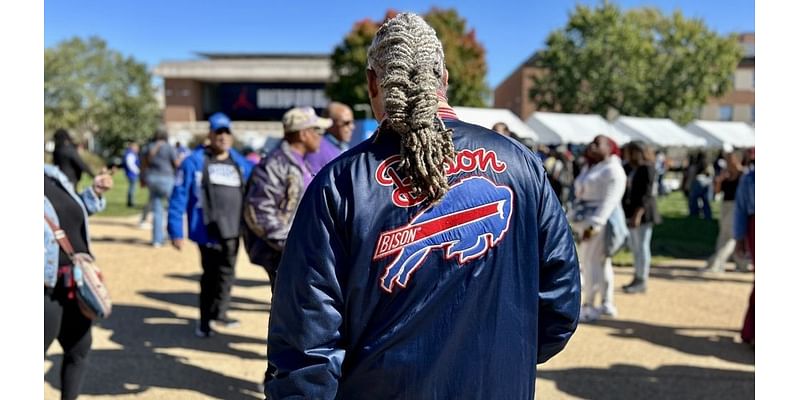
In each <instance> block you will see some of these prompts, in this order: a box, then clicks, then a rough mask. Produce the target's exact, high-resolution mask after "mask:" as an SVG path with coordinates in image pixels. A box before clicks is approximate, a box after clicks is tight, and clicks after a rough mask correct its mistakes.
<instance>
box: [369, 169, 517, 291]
mask: <svg viewBox="0 0 800 400" xmlns="http://www.w3.org/2000/svg"><path fill="white" fill-rule="evenodd" d="M513 203H514V194H513V192H512V191H511V189H510V188H508V187H506V186H502V185H499V186H498V185H495V184H494V183H493V182H492V181H490V180H488V179H486V178H484V177H480V176H472V177H468V178H465V179H463V180H461V181H459V182H458V183H456V184H454V185H453V186H452V187H451V188H450V190H449V191H448V192H447V194H445V196H444V198H443V199H442V201H441V202H440V203H439V204H437V205H435V206H429V207H427V208H425V209H423V210H422V211H420V213H419V214H417V215H416V216H415V217H414V218H413V219H412V220H411V222H409V223H408V224H406V225H403V226H401V227H398V228H395V229H392V230H390V231H386V232H383V233H381V235H380V236H379V237H378V242H377V243H376V246H375V255H374V256H373V260H380V259H383V258H386V257H389V256H394V259H393V260H392V261H391V262H390V263H389V264H388V265H387V266H386V270H385V272H384V274H383V276H382V277H381V278H380V285H381V288H382V289H383V290H385V291H386V292H389V293H391V292H392V291H393V290H394V288H395V285H399V286H400V287H402V288H405V287H406V285H408V282H409V280H410V279H411V275H412V274H413V273H414V271H416V270H417V269H419V268H420V267H421V266H422V263H423V261H424V260H425V258H426V257H427V256H428V254H429V253H430V252H431V251H433V250H442V251H443V252H444V257H445V258H446V259H448V260H449V259H452V258H456V260H457V261H458V263H459V264H461V265H463V264H465V263H467V262H469V261H472V260H475V259H477V258H480V257H481V256H483V255H484V254H486V252H487V251H488V250H489V249H490V248H492V247H495V246H497V244H498V243H499V242H500V241H501V240H502V239H503V236H504V235H505V233H506V231H507V230H508V227H509V221H510V220H511V215H512V213H513V211H514V205H513Z"/></svg>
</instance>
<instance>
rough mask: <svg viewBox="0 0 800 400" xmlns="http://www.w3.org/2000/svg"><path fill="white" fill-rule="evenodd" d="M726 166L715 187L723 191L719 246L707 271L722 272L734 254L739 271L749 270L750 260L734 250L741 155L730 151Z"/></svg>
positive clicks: (742, 169) (726, 156) (709, 261)
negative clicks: (735, 208)
mask: <svg viewBox="0 0 800 400" xmlns="http://www.w3.org/2000/svg"><path fill="white" fill-rule="evenodd" d="M725 161H726V166H725V169H723V170H722V172H720V174H719V176H718V177H717V178H716V179H715V185H714V189H715V192H716V193H722V202H721V204H720V215H719V235H717V247H716V251H715V252H714V254H712V255H711V257H709V259H708V263H707V264H706V268H705V271H709V272H722V271H724V270H725V262H727V261H728V259H729V258H731V256H733V261H734V262H735V263H736V270H737V271H747V270H748V265H749V262H748V261H747V259H746V258H745V257H741V256H739V255H738V254H736V253H735V252H734V249H735V248H736V240H734V239H733V209H734V206H735V201H734V199H735V198H736V188H737V186H738V185H739V178H740V177H741V176H742V173H743V171H744V167H742V164H741V161H740V160H739V155H738V154H736V153H734V152H730V153H728V154H726V155H725Z"/></svg>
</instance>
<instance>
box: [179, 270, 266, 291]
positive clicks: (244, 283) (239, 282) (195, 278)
mask: <svg viewBox="0 0 800 400" xmlns="http://www.w3.org/2000/svg"><path fill="white" fill-rule="evenodd" d="M237 268H241V267H237ZM257 268H260V267H257ZM165 276H166V277H167V278H173V279H180V280H184V281H191V282H198V283H199V282H200V276H201V274H199V273H197V274H187V275H184V274H167V275H165ZM234 285H235V286H240V287H246V288H251V287H257V286H269V278H268V277H267V273H266V272H264V279H263V280H254V279H242V278H236V283H234Z"/></svg>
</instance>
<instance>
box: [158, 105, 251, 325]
mask: <svg viewBox="0 0 800 400" xmlns="http://www.w3.org/2000/svg"><path fill="white" fill-rule="evenodd" d="M209 125H210V132H209V135H208V137H209V144H208V146H206V147H203V148H198V149H196V150H194V151H193V152H192V153H191V154H190V155H189V156H188V157H186V158H185V159H184V160H183V162H181V165H180V167H179V169H178V172H177V177H176V179H175V187H174V189H173V190H172V195H171V196H170V199H169V219H168V221H167V231H168V232H169V237H170V240H171V241H172V246H173V247H175V248H176V249H178V250H181V249H183V240H184V234H183V216H184V214H188V220H189V239H191V240H192V241H194V242H195V243H197V246H198V247H199V248H200V262H201V265H202V267H203V275H202V277H201V278H200V321H199V323H198V325H197V327H196V330H195V334H196V335H197V336H199V337H209V336H212V335H213V334H214V331H213V330H212V327H211V323H212V321H213V322H214V324H215V325H218V326H224V327H235V326H237V325H238V321H236V320H235V319H231V318H229V317H228V316H227V311H228V303H229V302H230V294H231V287H232V286H233V282H234V279H235V273H234V268H235V266H236V255H237V253H238V251H239V228H240V224H239V221H240V220H241V216H242V204H243V197H244V187H245V182H247V179H248V177H249V176H250V171H251V169H252V167H251V165H250V163H249V162H248V161H247V160H246V159H245V158H244V157H243V156H242V155H241V154H239V153H238V152H236V150H234V149H233V148H232V147H231V146H232V145H233V133H232V132H231V129H230V119H228V117H227V116H226V115H225V114H223V113H216V114H213V115H212V116H211V117H210V118H209Z"/></svg>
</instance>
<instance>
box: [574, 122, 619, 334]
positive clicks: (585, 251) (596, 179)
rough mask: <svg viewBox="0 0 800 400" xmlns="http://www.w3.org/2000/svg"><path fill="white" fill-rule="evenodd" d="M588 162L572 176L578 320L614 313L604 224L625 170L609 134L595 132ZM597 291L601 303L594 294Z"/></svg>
mask: <svg viewBox="0 0 800 400" xmlns="http://www.w3.org/2000/svg"><path fill="white" fill-rule="evenodd" d="M585 156H586V159H587V160H588V163H587V164H586V165H585V166H584V167H583V169H582V170H581V173H580V175H578V177H577V178H576V179H575V203H576V207H575V208H576V209H575V211H573V218H572V219H573V229H575V231H576V233H577V234H578V236H579V238H580V243H579V245H578V258H579V260H580V264H581V277H582V279H583V303H582V306H581V314H580V318H581V320H582V321H591V320H594V319H597V317H598V316H600V315H607V316H610V317H615V316H616V315H617V309H616V307H615V306H614V271H613V270H612V268H611V257H609V255H608V254H607V251H606V241H605V236H606V224H607V222H608V219H609V217H610V216H611V213H612V211H614V209H615V208H616V207H619V206H620V204H621V201H622V196H623V195H624V194H625V180H626V177H625V171H624V169H623V168H622V162H621V161H620V158H619V146H617V144H616V143H615V142H614V141H613V140H612V139H611V138H609V137H607V136H603V135H598V136H597V137H595V138H594V141H592V143H590V144H589V147H588V148H587V149H586V154H585ZM598 293H600V294H601V299H602V302H601V305H600V306H599V307H596V306H595V305H594V304H595V298H596V297H597V294H598Z"/></svg>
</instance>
